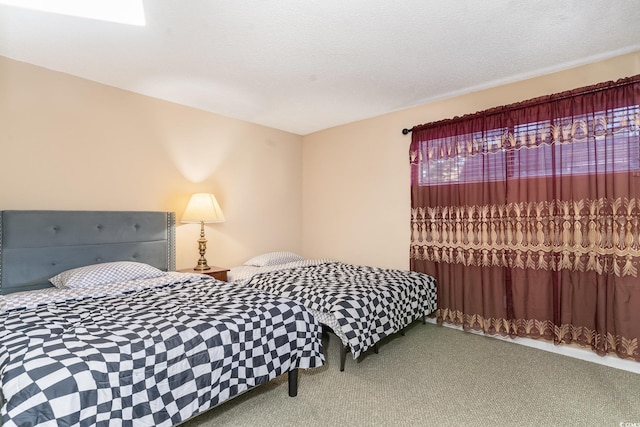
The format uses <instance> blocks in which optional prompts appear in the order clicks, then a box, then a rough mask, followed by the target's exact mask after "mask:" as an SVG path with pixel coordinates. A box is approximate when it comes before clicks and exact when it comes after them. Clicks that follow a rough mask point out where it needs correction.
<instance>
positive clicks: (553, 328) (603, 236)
mask: <svg viewBox="0 0 640 427" xmlns="http://www.w3.org/2000/svg"><path fill="white" fill-rule="evenodd" d="M639 104H640V76H635V77H631V78H627V79H623V80H619V81H617V82H607V83H602V84H599V85H595V86H591V87H587V88H581V89H577V90H573V91H568V92H563V93H559V94H555V95H550V96H545V97H541V98H537V99H533V100H530V101H525V102H521V103H518V104H514V105H509V106H505V107H499V108H494V109H491V110H488V111H484V112H479V113H476V114H471V115H468V116H463V117H456V118H454V119H450V120H444V121H441V122H436V123H430V124H426V125H421V126H416V127H414V128H413V131H412V143H411V149H410V160H411V171H412V184H411V185H412V187H411V190H412V191H411V197H412V199H411V200H412V219H411V227H412V235H411V252H410V254H411V268H412V269H413V270H416V271H422V272H425V273H428V274H431V275H432V276H434V277H435V278H436V279H437V283H438V309H437V312H436V316H437V320H438V322H449V323H453V324H456V325H461V326H462V327H463V328H465V329H475V330H482V331H484V332H485V333H488V334H501V335H510V336H522V337H530V338H545V339H549V340H553V341H554V342H555V343H558V344H559V343H578V344H580V345H583V346H589V347H591V348H592V349H593V350H594V351H596V352H597V353H598V354H601V355H604V354H607V353H615V354H617V355H618V356H620V357H623V358H629V357H630V358H634V359H636V360H638V361H640V349H639V348H638V344H639V343H638V340H639V339H640V279H639V278H638V262H639V261H640V107H639Z"/></svg>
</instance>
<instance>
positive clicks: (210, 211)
mask: <svg viewBox="0 0 640 427" xmlns="http://www.w3.org/2000/svg"><path fill="white" fill-rule="evenodd" d="M181 222H185V223H201V222H204V223H211V222H224V214H223V213H222V209H220V205H219V204H218V201H217V200H216V196H214V195H213V194H211V193H195V194H193V195H192V196H191V199H190V200H189V204H188V205H187V208H186V209H185V210H184V213H183V214H182V219H181Z"/></svg>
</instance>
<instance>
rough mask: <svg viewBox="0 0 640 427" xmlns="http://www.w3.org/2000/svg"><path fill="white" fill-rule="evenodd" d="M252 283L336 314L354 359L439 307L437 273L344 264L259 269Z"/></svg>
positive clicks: (252, 285)
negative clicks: (428, 273)
mask: <svg viewBox="0 0 640 427" xmlns="http://www.w3.org/2000/svg"><path fill="white" fill-rule="evenodd" d="M246 286H250V287H252V288H256V289H260V290H264V291H267V292H270V293H273V294H277V295H280V296H284V297H287V298H291V299H295V300H297V301H300V302H301V303H302V304H304V305H305V306H307V307H308V308H310V309H312V310H316V311H319V312H324V313H330V314H332V315H333V316H334V317H335V318H336V320H337V323H338V325H339V327H340V332H342V334H341V335H343V336H344V337H346V340H347V343H345V344H347V345H348V346H349V348H350V350H351V353H352V355H353V357H354V359H355V358H357V357H358V356H359V355H360V354H361V353H362V352H364V351H365V350H367V349H368V348H369V347H371V346H372V345H373V344H375V343H376V342H378V341H380V340H381V339H382V338H384V337H385V336H388V335H390V334H393V333H395V332H398V331H400V330H401V329H403V328H404V327H406V326H407V325H409V324H410V323H411V322H413V321H414V320H416V319H418V318H420V317H422V316H426V315H428V314H430V313H432V312H433V311H435V309H436V282H435V279H434V278H433V277H431V276H428V275H426V274H423V273H418V272H414V271H402V270H388V269H381V268H374V267H366V266H358V265H352V264H344V263H340V262H325V263H322V264H319V265H307V266H304V267H297V268H291V269H284V270H279V271H269V272H265V273H258V274H255V275H254V276H253V277H252V278H251V279H250V280H249V281H248V282H247V284H246ZM339 336H340V335H339Z"/></svg>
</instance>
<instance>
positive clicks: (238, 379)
mask: <svg viewBox="0 0 640 427" xmlns="http://www.w3.org/2000/svg"><path fill="white" fill-rule="evenodd" d="M192 280H194V281H193V282H191V283H172V284H169V285H167V286H161V287H155V288H153V289H143V290H138V291H135V292H130V293H126V294H119V295H112V296H103V297H101V298H85V299H81V300H68V301H64V302H60V301H57V302H52V303H49V304H45V305H40V306H38V307H35V308H29V309H18V310H10V311H7V312H4V313H0V324H2V325H3V327H2V328H1V329H0V385H1V389H0V390H1V391H2V396H0V397H3V398H4V402H3V404H2V408H1V412H0V414H1V415H2V422H1V423H0V424H1V425H3V426H5V427H8V426H23V427H24V426H36V425H38V426H57V425H64V426H87V425H99V426H101V425H104V426H110V425H114V426H115V425H117V426H123V425H124V426H127V425H128V426H133V425H149V426H169V425H174V424H176V423H178V422H181V421H184V420H186V419H187V418H189V417H191V416H192V415H194V414H197V413H200V412H202V411H204V410H206V409H208V408H210V407H213V406H215V405H216V404H218V403H221V402H223V401H225V400H228V399H229V398H231V397H233V396H235V395H237V394H239V393H241V392H243V391H245V390H247V389H249V388H251V387H253V386H256V385H259V384H262V383H265V382H267V381H269V380H270V379H272V378H274V377H276V376H278V375H280V374H282V373H285V372H287V371H289V370H291V369H294V368H312V367H316V366H319V365H321V364H322V363H323V362H324V358H323V356H322V348H321V342H320V338H321V337H320V335H321V334H320V325H319V324H318V323H317V321H316V320H315V319H314V318H313V316H311V315H310V314H309V313H308V311H307V310H306V309H305V308H304V307H303V306H301V305H299V304H298V303H296V302H293V301H291V300H288V299H285V298H281V297H277V296H274V295H270V294H267V293H263V292H259V291H257V290H255V289H251V288H243V287H238V286H237V285H232V284H225V283H221V282H218V281H214V280H213V279H210V278H203V277H202V276H199V277H197V278H194V279H192ZM0 401H2V399H0Z"/></svg>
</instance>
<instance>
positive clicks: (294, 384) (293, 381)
mask: <svg viewBox="0 0 640 427" xmlns="http://www.w3.org/2000/svg"><path fill="white" fill-rule="evenodd" d="M288 377H289V397H296V396H297V395H298V368H296V369H293V370H291V371H289V374H288Z"/></svg>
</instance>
